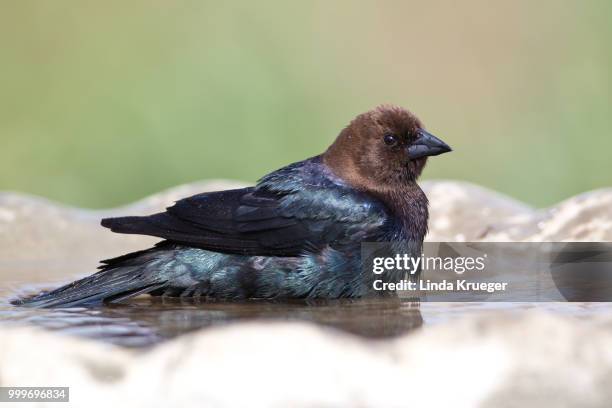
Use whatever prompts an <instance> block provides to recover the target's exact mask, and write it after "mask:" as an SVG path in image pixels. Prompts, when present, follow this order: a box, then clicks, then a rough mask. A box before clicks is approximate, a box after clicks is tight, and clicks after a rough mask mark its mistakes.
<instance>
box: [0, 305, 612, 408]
mask: <svg viewBox="0 0 612 408" xmlns="http://www.w3.org/2000/svg"><path fill="white" fill-rule="evenodd" d="M610 323H611V322H610V321H609V320H607V321H590V322H588V323H585V322H577V321H574V320H571V319H569V318H561V317H553V316H549V315H545V314H540V313H536V312H530V313H523V314H500V313H497V314H495V315H482V316H478V317H473V318H470V319H463V320H460V321H456V322H453V323H450V324H447V325H441V326H436V327H433V328H427V329H424V330H422V331H419V332H416V333H415V334H410V335H406V336H403V337H401V338H399V339H397V340H394V341H385V342H372V341H363V340H358V339H357V338H355V337H352V336H350V335H346V334H342V333H339V332H336V331H332V330H325V329H321V328H317V327H314V326H310V325H307V324H300V323H291V324H289V323H245V324H240V325H232V326H229V327H224V328H217V329H210V330H206V331H201V332H198V333H195V334H191V335H186V336H183V337H181V338H178V339H176V340H172V341H170V342H167V343H165V344H162V345H160V346H158V347H156V348H154V349H153V350H151V351H148V352H145V353H141V352H133V351H126V350H124V349H119V348H115V347H111V346H105V345H102V344H99V343H93V342H91V341H87V340H77V339H74V338H70V337H65V336H62V335H57V334H52V333H49V332H41V331H38V330H35V329H28V328H22V329H15V328H11V329H8V328H4V329H2V336H0V361H1V364H0V385H2V386H7V385H15V384H20V385H38V384H45V385H55V386H68V385H69V386H70V398H71V402H72V406H79V407H80V406H86V407H98V406H100V407H108V406H128V407H140V406H147V407H168V406H177V407H178V406H180V407H191V406H193V407H196V406H197V407H246V406H248V407H259V406H261V407H289V406H290V407H313V406H317V407H318V406H325V407H402V406H435V407H449V406H453V407H475V406H483V407H496V408H500V407H523V408H524V407H539V406H580V407H599V406H601V407H603V406H608V405H606V404H608V403H609V401H611V400H612V387H610V385H612V376H611V375H610V374H611V373H612V349H611V348H610V344H612V325H611V324H610ZM49 405H50V406H54V405H53V403H50V404H49Z"/></svg>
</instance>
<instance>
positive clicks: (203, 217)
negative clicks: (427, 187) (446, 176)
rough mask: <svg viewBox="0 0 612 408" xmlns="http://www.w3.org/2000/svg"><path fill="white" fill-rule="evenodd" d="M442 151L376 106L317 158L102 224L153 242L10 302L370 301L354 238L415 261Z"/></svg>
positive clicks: (392, 277) (401, 112)
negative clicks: (401, 245) (434, 160)
mask: <svg viewBox="0 0 612 408" xmlns="http://www.w3.org/2000/svg"><path fill="white" fill-rule="evenodd" d="M450 150H451V149H450V147H449V146H448V145H446V144H445V143H444V142H442V141H441V140H440V139H438V138H436V137H434V136H433V135H431V134H430V133H428V132H427V131H425V129H424V128H423V125H422V124H421V122H420V121H419V119H417V118H416V117H415V116H414V115H413V114H412V113H410V112H408V111H407V110H405V109H403V108H400V107H397V106H380V107H377V108H376V109H373V110H371V111H369V112H366V113H364V114H361V115H359V116H357V117H356V118H355V119H354V120H353V121H351V123H350V124H349V125H348V126H347V127H346V128H345V129H343V130H342V131H341V132H340V134H339V135H338V137H337V138H336V140H335V141H334V143H333V144H332V145H331V146H330V147H329V148H328V149H327V151H326V152H325V153H323V154H321V155H318V156H315V157H312V158H310V159H306V160H304V161H301V162H298V163H293V164H290V165H288V166H286V167H283V168H282V169H280V170H277V171H274V172H272V173H270V174H268V175H266V176H264V177H263V178H262V179H261V180H260V181H259V182H258V183H257V184H256V185H255V186H254V187H248V188H242V189H237V190H227V191H218V192H209V193H203V194H198V195H195V196H192V197H189V198H185V199H183V200H180V201H178V202H176V203H175V205H173V206H172V207H169V208H168V209H167V210H166V211H165V212H162V213H158V214H154V215H150V216H144V217H123V218H109V219H105V220H103V221H102V225H103V226H105V227H107V228H110V229H111V230H112V231H114V232H119V233H124V234H144V235H152V236H155V237H160V238H163V241H161V242H160V243H159V244H157V245H156V246H155V247H153V248H150V249H146V250H143V251H140V252H135V253H130V254H127V255H124V256H120V257H118V258H114V259H110V260H106V261H103V263H102V266H101V267H100V271H98V272H97V273H95V274H93V275H91V276H88V277H86V278H83V279H81V280H78V281H76V282H73V283H70V284H68V285H66V286H63V287H60V288H58V289H55V290H53V291H51V292H47V293H41V294H39V295H37V296H34V297H31V298H29V299H22V300H19V301H17V302H16V303H19V304H24V305H30V306H40V307H53V306H74V305H81V304H90V303H99V302H101V301H110V302H112V301H120V300H123V299H127V298H130V297H133V296H136V295H139V294H144V293H150V294H153V295H166V296H189V297H191V296H202V297H206V298H216V299H218V298H224V299H246V298H277V299H278V298H343V297H362V296H366V295H368V294H372V293H373V292H374V289H373V287H372V282H373V276H371V274H367V273H366V272H364V271H363V270H362V260H361V256H360V250H361V243H362V242H364V241H375V242H382V241H392V242H399V241H401V242H405V243H406V245H407V247H406V248H407V251H408V253H410V254H412V255H413V256H418V255H420V252H421V249H422V243H423V238H424V236H425V234H426V231H427V219H428V212H427V198H426V197H425V194H424V193H423V191H422V190H421V189H420V188H419V186H418V185H417V183H416V180H417V178H418V177H419V175H420V174H421V172H422V170H423V167H424V166H425V162H426V161H427V157H428V156H435V155H438V154H441V153H445V152H448V151H450ZM402 278H403V276H402V275H401V274H399V273H394V274H389V275H388V276H387V277H386V278H385V279H387V280H388V281H399V280H400V279H402Z"/></svg>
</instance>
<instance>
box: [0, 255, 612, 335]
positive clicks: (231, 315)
mask: <svg viewBox="0 0 612 408" xmlns="http://www.w3.org/2000/svg"><path fill="white" fill-rule="evenodd" d="M43 267H44V268H43ZM79 268H80V266H78V265H75V264H74V263H73V264H71V265H69V266H68V265H62V262H59V263H57V264H55V265H40V264H35V263H32V264H28V263H23V262H22V263H19V264H18V265H16V264H14V263H13V264H8V263H0V288H1V289H0V324H4V325H30V326H37V327H43V328H45V329H48V330H53V331H58V332H62V333H66V334H71V335H76V336H82V337H87V338H92V339H96V340H98V341H103V342H108V343H114V344H118V345H121V346H125V347H148V346H151V345H154V344H157V343H160V342H163V341H165V340H168V339H171V338H174V337H177V336H180V335H182V334H185V333H189V332H192V331H195V330H198V329H202V328H209V327H215V326H220V325H225V324H230V323H232V322H237V321H253V320H276V321H279V320H280V321H308V322H313V323H315V324H318V325H321V326H324V327H329V328H333V329H336V330H341V331H345V332H349V333H352V334H355V335H358V336H362V337H366V338H375V339H380V338H392V337H395V336H398V335H401V334H405V333H408V332H411V331H414V330H419V329H420V328H422V327H427V326H430V325H435V324H439V323H442V322H447V321H451V320H455V319H459V318H461V317H462V316H465V315H469V314H473V313H477V312H482V311H498V310H504V311H520V310H530V309H533V310H546V311H549V312H552V313H556V314H561V315H565V316H572V317H573V318H576V319H588V318H592V317H593V316H597V315H602V314H609V313H610V312H612V306H611V304H610V303H561V302H557V303H555V302H549V303H526V302H522V303H507V302H505V303H502V302H481V303H475V302H472V303H465V302H462V303H459V302H455V303H434V302H428V303H421V304H419V303H417V302H411V301H405V300H400V299H364V300H335V301H310V302H306V301H291V302H270V301H245V302H206V301H193V300H191V301H190V300H180V299H169V298H165V299H161V298H153V297H141V298H138V299H134V300H132V301H130V302H128V303H125V304H117V305H108V306H100V307H95V308H64V309H31V308H19V307H15V306H12V305H11V304H10V303H9V300H10V299H13V298H15V297H16V296H18V295H20V294H24V293H34V292H37V291H39V290H41V289H43V288H46V289H48V288H52V287H55V286H57V285H59V284H60V283H64V282H66V281H68V280H70V279H72V278H73V277H74V275H73V274H70V273H66V271H74V270H78V269H79ZM52 278H53V279H52Z"/></svg>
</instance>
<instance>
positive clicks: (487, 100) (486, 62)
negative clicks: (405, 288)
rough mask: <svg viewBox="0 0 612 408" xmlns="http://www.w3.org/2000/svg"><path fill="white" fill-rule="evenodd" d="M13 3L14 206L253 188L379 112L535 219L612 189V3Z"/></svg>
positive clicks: (7, 91)
mask: <svg viewBox="0 0 612 408" xmlns="http://www.w3.org/2000/svg"><path fill="white" fill-rule="evenodd" d="M0 4H1V11H0V146H1V147H0V190H18V191H24V192H29V193H35V194H40V195H43V196H46V197H49V198H52V199H55V200H59V201H61V202H65V203H69V204H74V205H80V206H88V207H107V206H114V205H119V204H123V203H127V202H130V201H132V200H135V199H138V198H141V197H143V196H145V195H147V194H150V193H154V192H157V191H159V190H161V189H163V188H167V187H170V186H174V185H176V184H179V183H185V182H190V181H194V180H201V179H207V178H233V179H241V180H247V181H255V180H256V179H257V178H258V177H259V176H261V175H263V174H264V173H266V172H268V171H270V170H274V169H276V168H278V167H281V166H283V165H285V164H288V163H290V162H293V161H297V160H300V159H303V158H306V157H308V156H312V155H315V154H318V153H320V152H322V151H323V150H324V149H325V148H326V147H327V145H328V144H329V143H331V141H332V140H333V139H334V137H335V136H336V134H337V133H338V132H339V130H340V129H341V128H342V127H343V126H345V125H346V124H347V122H348V121H349V120H350V119H351V118H352V117H353V116H355V115H356V114H358V113H360V112H362V111H365V110H368V109H370V108H371V107H374V106H376V105H378V104H381V103H396V104H400V105H403V106H405V107H408V108H409V109H411V110H412V111H414V112H415V113H416V114H417V115H418V116H419V117H421V119H422V120H423V121H424V122H425V124H426V125H427V127H428V129H429V130H430V131H431V132H432V133H434V134H436V135H438V136H440V137H442V138H443V139H444V140H446V141H447V142H448V143H449V144H450V145H451V146H453V148H454V149H455V151H454V153H452V154H449V155H445V156H442V157H440V158H435V159H433V160H431V161H430V162H429V165H428V168H427V169H426V172H425V174H424V178H427V179H431V178H447V179H448V178H450V179H462V180H468V181H471V182H474V183H478V184H481V185H484V186H487V187H490V188H493V189H495V190H498V191H501V192H504V193H506V194H509V195H511V196H513V197H516V198H518V199H521V200H524V201H526V202H528V203H531V204H534V205H537V206H545V205H549V204H553V203H555V202H557V201H558V200H560V199H563V198H566V197H569V196H571V195H573V194H576V193H579V192H582V191H585V190H589V189H593V188H598V187H604V186H610V185H612V171H611V169H612V166H611V161H612V159H611V157H612V154H611V151H612V137H611V130H612V108H611V102H612V83H611V77H612V46H611V42H610V41H611V40H612V2H610V1H607V0H601V1H584V2H583V1H551V0H544V1H537V2H534V1H525V0H523V1H495V2H490V1H484V0H483V1H466V2H452V1H447V2H437V1H426V2H425V1H423V2H403V1H397V2H395V1H383V2H380V1H376V2H375V1H370V2H355V1H334V2H325V1H316V2H311V1H309V2H285V1H280V0H279V1H263V2H262V1H256V2H255V1H254V2H249V1H244V2H213V1H165V0H164V1H160V0H154V1H152V0H146V1H145V0H136V1H127V2H126V1H117V0H113V1H104V2H100V1H95V2H94V1H80V0H79V1H42V0H41V1H31V0H20V1H9V0H6V1H1V2H0Z"/></svg>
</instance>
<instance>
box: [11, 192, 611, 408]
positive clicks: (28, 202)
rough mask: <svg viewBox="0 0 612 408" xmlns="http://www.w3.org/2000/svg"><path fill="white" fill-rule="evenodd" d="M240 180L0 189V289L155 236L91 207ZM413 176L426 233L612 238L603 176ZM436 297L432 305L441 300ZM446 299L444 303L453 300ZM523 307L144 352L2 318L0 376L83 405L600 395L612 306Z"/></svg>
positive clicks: (220, 332)
mask: <svg viewBox="0 0 612 408" xmlns="http://www.w3.org/2000/svg"><path fill="white" fill-rule="evenodd" d="M240 185H243V184H242V183H238V182H225V181H219V182H204V183H195V184H192V185H186V186H180V187H177V188H174V189H171V190H168V191H165V192H162V193H159V194H156V195H154V196H151V197H149V198H147V199H144V200H142V201H139V202H137V203H135V204H132V205H129V206H125V207H121V208H116V209H112V210H103V211H93V210H81V209H75V208H70V207H66V206H62V205H58V204H56V203H52V202H50V201H48V200H44V199H41V198H36V197H31V196H26V195H22V194H15V193H1V194H0V259H1V260H2V261H1V262H0V281H1V282H3V286H4V287H5V288H9V289H0V295H1V296H0V297H2V298H4V297H5V296H7V293H10V294H13V295H14V294H15V292H16V290H13V289H11V285H13V284H14V282H17V281H20V282H43V281H44V282H47V283H48V282H50V281H53V280H64V281H65V280H68V279H70V278H72V277H73V276H75V275H77V274H79V275H83V274H85V273H87V272H88V271H91V270H93V269H94V268H95V266H96V264H97V262H98V260H99V259H103V258H107V257H111V256H115V255H119V254H121V253H124V252H127V251H132V250H137V249H141V248H144V247H147V246H149V245H151V244H153V243H154V242H155V241H156V240H155V239H153V238H148V237H140V236H130V235H118V234H111V233H109V232H108V231H107V230H105V229H103V228H101V227H99V225H98V224H99V220H100V218H103V217H108V216H115V215H128V214H134V215H138V214H147V213H153V212H156V211H159V210H161V209H163V208H164V207H166V206H168V205H170V204H172V202H173V201H174V200H176V199H178V198H181V197H185V196H188V195H191V194H195V193H198V192H202V191H210V190H219V189H225V188H232V187H237V186H240ZM423 188H424V190H425V191H426V193H427V194H428V197H429V200H430V203H431V223H430V228H429V235H428V236H427V240H429V241H579V240H581V241H596V240H599V241H611V240H612V205H611V204H612V190H610V189H606V190H598V191H593V192H589V193H585V194H582V195H580V196H577V197H573V198H570V199H568V200H566V201H564V202H562V203H560V204H558V205H556V206H553V207H551V208H548V209H541V210H538V209H534V208H531V207H529V206H527V205H525V204H522V203H520V202H517V201H515V200H512V199H510V198H508V197H505V196H503V195H501V194H498V193H495V192H492V191H490V190H487V189H484V188H482V187H478V186H475V185H471V184H469V183H459V182H451V181H438V182H426V183H423ZM16 276H17V277H18V279H17V278H15V277H16ZM11 282H13V283H11ZM3 290H4V292H3ZM454 305H456V304H454ZM433 306H434V305H431V304H429V305H427V307H424V308H423V309H424V310H426V309H428V308H429V309H431V307H433ZM3 307H4V309H3V308H0V312H1V313H3V314H4V315H8V314H10V313H11V311H10V309H9V306H4V305H3ZM436 307H437V308H438V313H439V310H440V309H441V308H443V307H444V306H443V305H442V306H440V305H438V306H436ZM495 307H497V305H496V306H495ZM607 307H608V306H607V305H603V306H602V308H603V310H604V311H607V310H609V309H607ZM453 308H454V306H453ZM453 308H451V307H448V308H447V311H446V313H447V315H448V316H455V315H458V314H459V313H458V312H451V309H453ZM474 309H475V310H478V308H477V307H476V306H474ZM491 309H494V307H491ZM533 309H534V310H531V311H521V312H515V313H509V312H508V311H505V312H504V311H496V312H487V313H486V314H479V313H477V312H471V313H470V314H469V315H468V316H467V317H463V318H462V319H458V320H457V319H454V318H452V319H450V318H447V319H446V320H444V319H443V322H442V323H437V324H435V325H431V324H430V323H428V322H427V319H425V320H426V322H425V326H424V327H423V329H421V330H417V331H415V332H413V333H412V334H408V335H403V336H401V337H399V338H396V339H394V340H384V341H380V340H379V341H373V340H366V339H363V338H358V337H355V336H352V335H349V334H346V333H342V332H339V331H335V330H332V329H325V328H323V327H320V326H315V325H312V324H307V323H270V322H261V321H254V322H249V323H239V324H232V325H230V326H226V327H220V328H213V329H206V330H200V331H198V332H195V333H193V334H188V335H184V336H182V337H179V338H178V339H175V340H171V341H168V342H166V343H163V344H161V345H159V346H156V347H154V348H152V349H150V350H147V351H146V352H142V351H131V350H127V349H124V348H119V347H115V346H110V345H105V344H102V343H97V342H92V341H89V340H84V339H80V338H74V337H70V336H67V335H65V334H58V333H53V332H48V331H42V330H40V329H34V328H28V327H22V328H15V327H8V326H6V325H3V326H0V334H1V335H0V385H1V386H9V385H13V386H15V385H20V386H28V385H45V386H51V385H56V386H70V387H71V401H72V402H73V406H87V407H96V406H104V407H107V406H109V405H111V404H113V405H116V406H132V407H137V406H149V407H156V406H160V407H166V406H210V407H229V406H255V407H257V406H278V407H285V406H292V407H300V406H304V407H306V406H330V407H336V406H338V407H344V406H360V407H380V406H385V407H387V406H388V407H393V406H407V405H410V406H413V405H414V406H443V407H445V406H453V407H474V406H483V407H502V408H503V407H536V406H580V407H597V406H609V401H612V387H611V385H612V349H611V348H610V347H609V345H610V344H612V321H611V320H609V319H603V318H596V317H593V316H592V315H591V317H588V318H584V317H583V318H582V319H581V320H578V319H577V318H574V317H567V316H566V317H563V316H556V315H551V314H548V313H544V312H543V311H541V310H543V309H544V307H540V308H539V309H540V311H535V310H537V309H538V308H537V307H533ZM453 310H457V309H456V308H455V309H453ZM453 313H454V314H453ZM464 314H465V313H464ZM599 315H600V316H601V315H605V313H599ZM35 318H36V316H35V315H34V316H29V317H28V319H32V320H31V321H35ZM27 321H30V320H27ZM51 406H55V405H53V404H51Z"/></svg>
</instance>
